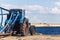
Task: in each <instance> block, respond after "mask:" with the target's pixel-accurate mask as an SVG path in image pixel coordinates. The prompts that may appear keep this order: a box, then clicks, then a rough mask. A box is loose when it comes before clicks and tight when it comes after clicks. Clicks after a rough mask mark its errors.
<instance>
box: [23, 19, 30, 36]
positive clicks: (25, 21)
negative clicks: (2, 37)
mask: <svg viewBox="0 0 60 40" xmlns="http://www.w3.org/2000/svg"><path fill="white" fill-rule="evenodd" d="M22 30H23V31H22V33H23V34H22V35H28V30H29V29H28V21H27V19H25V20H24V23H23V29H22Z"/></svg>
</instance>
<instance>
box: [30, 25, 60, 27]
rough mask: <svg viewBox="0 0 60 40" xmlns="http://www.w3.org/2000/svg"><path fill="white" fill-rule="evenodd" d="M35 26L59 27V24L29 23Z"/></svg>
mask: <svg viewBox="0 0 60 40" xmlns="http://www.w3.org/2000/svg"><path fill="white" fill-rule="evenodd" d="M31 25H34V26H36V27H60V24H31Z"/></svg>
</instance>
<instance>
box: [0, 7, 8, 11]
mask: <svg viewBox="0 0 60 40" xmlns="http://www.w3.org/2000/svg"><path fill="white" fill-rule="evenodd" d="M0 9H2V10H5V11H9V10H8V9H5V8H2V7H0Z"/></svg>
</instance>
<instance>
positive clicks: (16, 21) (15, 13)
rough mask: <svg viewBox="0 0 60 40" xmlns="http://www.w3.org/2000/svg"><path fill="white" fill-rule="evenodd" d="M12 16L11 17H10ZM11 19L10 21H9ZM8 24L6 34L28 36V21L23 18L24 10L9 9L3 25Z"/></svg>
mask: <svg viewBox="0 0 60 40" xmlns="http://www.w3.org/2000/svg"><path fill="white" fill-rule="evenodd" d="M11 15H12V17H11ZM10 17H11V20H10ZM9 20H10V22H9V28H8V27H7V28H6V29H5V33H6V32H10V33H12V35H15V34H20V35H21V36H23V35H26V34H28V24H29V22H28V19H27V18H25V10H22V9H10V10H9V14H7V19H6V21H5V25H6V24H7V22H8V21H9Z"/></svg>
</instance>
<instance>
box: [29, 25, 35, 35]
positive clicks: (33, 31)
mask: <svg viewBox="0 0 60 40" xmlns="http://www.w3.org/2000/svg"><path fill="white" fill-rule="evenodd" d="M29 31H30V34H31V35H34V34H35V26H33V25H32V26H30V28H29Z"/></svg>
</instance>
